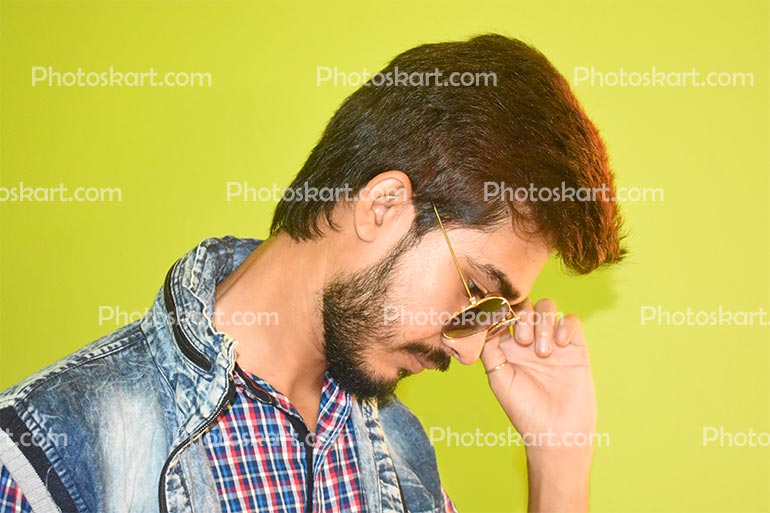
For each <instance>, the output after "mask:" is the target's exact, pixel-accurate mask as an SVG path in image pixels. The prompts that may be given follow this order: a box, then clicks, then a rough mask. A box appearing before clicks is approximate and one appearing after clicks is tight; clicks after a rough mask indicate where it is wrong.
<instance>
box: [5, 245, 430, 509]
mask: <svg viewBox="0 0 770 513" xmlns="http://www.w3.org/2000/svg"><path fill="white" fill-rule="evenodd" d="M259 244H260V241H257V240H254V239H239V238H235V237H232V236H226V237H222V238H210V239H206V240H204V241H202V242H201V243H200V244H199V245H198V246H196V247H195V248H194V249H193V250H192V251H191V252H189V253H188V254H186V255H185V256H183V257H182V258H181V259H180V260H178V261H177V262H176V263H175V264H174V265H173V266H172V267H171V269H170V270H169V272H168V274H167V276H166V280H165V283H164V285H163V288H162V289H161V291H160V292H159V293H158V295H157V298H156V300H155V301H154V303H153V304H152V307H151V308H150V310H149V311H148V313H147V315H145V316H144V317H143V318H142V319H140V320H138V321H135V322H133V323H131V324H128V325H126V326H124V327H122V328H120V329H118V330H117V331H115V332H113V333H110V334H108V335H106V336H104V337H102V338H100V339H98V340H96V341H95V342H93V343H91V344H89V345H87V346H86V347H84V348H82V349H81V350H79V351H77V352H75V353H73V354H71V355H69V356H67V357H65V358H63V359H62V360H59V361H58V362H55V363H53V364H52V365H50V366H48V367H46V368H45V369H42V370H41V371H38V372H37V373H35V374H33V375H32V376H30V377H28V378H26V379H25V380H23V381H21V382H20V383H18V384H16V385H14V386H13V387H11V388H9V389H7V390H5V391H4V392H2V393H1V394H0V425H1V427H2V430H0V464H2V465H4V466H5V467H6V468H7V469H8V470H9V471H10V473H11V475H12V477H13V478H14V480H15V481H16V483H17V485H18V486H19V488H20V489H21V491H22V492H23V493H24V495H25V496H26V497H27V500H28V501H29V502H30V504H31V505H32V508H33V510H34V511H35V512H36V513H47V512H50V511H64V512H70V511H78V512H116V513H125V512H151V511H162V512H166V511H168V512H179V513H181V512H185V513H192V512H196V513H216V512H220V511H221V508H220V502H219V497H218V496H217V488H216V484H215V482H214V477H213V474H212V470H211V467H210V463H209V461H208V458H207V456H206V453H205V449H204V448H203V446H202V445H201V443H200V435H201V434H202V433H203V432H204V431H205V429H206V428H207V427H208V426H209V425H210V424H211V423H213V422H214V421H215V419H216V417H217V416H218V414H219V413H220V412H221V411H222V409H223V408H224V407H225V406H226V405H227V403H228V402H229V400H230V399H231V398H232V396H233V394H234V390H235V389H234V384H233V382H232V377H231V376H232V371H233V367H234V365H235V345H236V341H235V340H233V339H232V338H231V337H228V336H227V335H225V334H224V333H221V332H217V331H216V330H215V329H214V327H213V325H212V322H211V315H212V313H213V312H214V299H215V287H216V284H217V283H219V282H220V281H222V280H223V279H224V278H225V277H226V276H227V275H228V274H230V273H231V272H232V271H233V270H235V268H236V267H237V266H238V265H239V264H240V263H241V262H243V261H244V260H245V259H246V257H247V256H248V255H249V254H250V253H251V252H252V251H253V250H254V249H255V248H256V247H257V246H258V245H259ZM277 272H281V270H277ZM286 272H288V270H287V271H286ZM351 415H352V417H353V426H354V429H353V433H354V437H355V444H356V451H357V457H358V461H359V468H360V472H361V476H360V477H361V479H360V482H361V486H362V488H363V492H364V495H365V497H366V503H367V504H366V510H367V511H370V512H373V513H392V512H401V511H410V512H413V513H417V512H429V511H430V512H439V511H443V510H444V507H445V504H444V498H443V495H442V491H441V483H440V480H439V475H438V469H437V465H436V457H435V453H434V451H433V447H432V446H431V444H430V442H429V440H428V438H427V436H426V434H425V431H424V430H423V428H422V426H421V424H420V422H419V421H418V419H417V418H416V417H415V416H414V415H413V414H412V413H411V412H410V411H409V410H408V408H407V407H406V406H404V404H403V403H401V402H400V401H399V400H398V399H397V398H396V397H393V398H392V400H390V401H388V402H385V403H378V402H377V401H375V400H362V399H357V400H355V401H354V404H353V409H352V413H351Z"/></svg>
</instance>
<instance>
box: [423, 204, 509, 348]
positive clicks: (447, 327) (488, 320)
mask: <svg viewBox="0 0 770 513" xmlns="http://www.w3.org/2000/svg"><path fill="white" fill-rule="evenodd" d="M433 212H435V213H436V219H438V225H439V226H440V227H441V233H443V234H444V240H445V241H446V244H447V247H449V252H450V253H451V254H452V260H453V261H454V263H455V267H456V268H457V274H459V275H460V280H462V282H463V287H464V288H465V292H466V293H467V294H468V300H469V301H470V303H471V304H470V305H468V306H466V307H465V308H463V309H461V310H460V311H458V312H457V313H455V314H454V315H453V316H452V317H450V318H449V319H448V320H447V322H445V323H444V324H443V326H442V327H441V334H442V335H443V336H444V337H445V338H448V339H461V338H467V337H471V336H473V335H478V334H479V333H482V332H486V336H487V337H491V336H494V335H497V334H498V333H500V332H501V331H502V330H504V329H505V328H508V332H509V333H510V335H511V336H513V323H515V322H516V321H518V320H519V315H518V314H517V313H516V312H514V310H513V307H511V303H510V302H508V300H507V299H505V298H504V297H501V296H497V295H494V294H489V293H488V292H487V291H484V290H483V288H482V287H481V286H479V285H478V284H476V288H478V289H479V290H480V291H481V292H483V293H482V294H480V295H479V297H476V296H475V295H473V294H472V293H471V289H470V287H469V286H468V280H466V279H465V275H464V274H463V271H462V269H461V268H460V262H459V260H458V259H457V255H456V254H455V252H454V249H453V248H452V243H451V242H449V235H447V232H446V229H444V223H443V222H442V221H441V216H440V215H439V213H438V209H437V208H436V205H433Z"/></svg>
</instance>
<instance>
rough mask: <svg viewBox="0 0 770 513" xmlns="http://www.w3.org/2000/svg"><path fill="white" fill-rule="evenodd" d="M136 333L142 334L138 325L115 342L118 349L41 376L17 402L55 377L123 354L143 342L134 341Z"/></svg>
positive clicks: (19, 392)
mask: <svg viewBox="0 0 770 513" xmlns="http://www.w3.org/2000/svg"><path fill="white" fill-rule="evenodd" d="M136 332H140V334H141V329H139V328H138V324H137V326H134V327H133V328H132V331H131V332H129V333H127V334H126V335H125V336H123V337H121V338H119V339H117V340H115V341H114V342H115V344H116V347H114V348H112V349H110V350H109V351H106V352H103V353H99V354H94V355H90V356H87V357H83V360H82V361H80V362H77V363H72V364H68V365H67V366H66V367H64V368H60V369H55V370H53V371H52V372H51V373H50V374H49V373H45V374H44V375H43V376H41V377H40V378H39V379H37V380H36V381H35V382H33V383H29V384H28V385H25V386H23V387H21V388H20V389H19V390H18V395H17V396H16V400H18V401H23V400H26V399H28V398H29V396H30V395H32V394H33V393H34V392H36V391H37V390H38V388H40V387H41V386H43V385H45V384H46V383H48V382H49V381H50V380H51V379H52V378H54V377H57V376H62V375H65V374H66V373H67V372H69V371H71V370H73V369H77V368H79V367H81V366H82V365H85V364H87V363H91V362H95V361H98V360H101V359H102V358H105V357H107V356H112V355H114V354H115V353H119V352H121V351H123V350H125V349H128V348H130V347H133V346H134V345H135V344H137V343H140V342H141V341H136V340H132V339H133V338H134V335H136ZM141 335H142V339H143V340H146V339H144V335H143V334H141ZM65 358H67V357H65Z"/></svg>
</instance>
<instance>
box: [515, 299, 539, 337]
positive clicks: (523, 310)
mask: <svg viewBox="0 0 770 513" xmlns="http://www.w3.org/2000/svg"><path fill="white" fill-rule="evenodd" d="M534 310H535V309H534V307H533V306H532V300H531V299H529V298H527V299H525V300H524V301H523V302H522V303H521V304H519V305H517V308H516V313H518V314H519V320H518V321H516V322H515V323H514V325H513V332H514V338H515V339H516V342H517V343H518V344H520V345H522V346H525V347H526V346H528V345H530V344H531V343H532V341H534V340H535V335H534V330H533V326H532V322H531V321H532V317H533V315H532V314H533V312H534Z"/></svg>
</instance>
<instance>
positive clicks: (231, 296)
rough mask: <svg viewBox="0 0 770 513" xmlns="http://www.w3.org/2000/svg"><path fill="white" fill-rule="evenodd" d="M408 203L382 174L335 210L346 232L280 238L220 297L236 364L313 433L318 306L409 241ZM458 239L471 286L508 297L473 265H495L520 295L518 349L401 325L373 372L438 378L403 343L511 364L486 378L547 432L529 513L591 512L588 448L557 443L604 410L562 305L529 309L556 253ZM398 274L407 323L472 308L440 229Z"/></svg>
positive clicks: (533, 468) (528, 244) (523, 429)
mask: <svg viewBox="0 0 770 513" xmlns="http://www.w3.org/2000/svg"><path fill="white" fill-rule="evenodd" d="M411 197H412V189H411V183H410V181H409V178H408V177H407V176H406V175H405V174H404V173H402V172H400V171H388V172H385V173H382V174H380V175H378V176H376V177H375V178H373V179H372V180H371V181H370V182H369V184H368V185H367V187H366V188H365V189H364V190H363V191H361V194H360V195H359V199H358V200H357V201H355V202H352V203H340V204H338V205H337V207H335V210H334V213H333V220H334V223H335V226H337V228H338V229H337V230H332V229H330V228H328V227H325V228H324V233H323V236H322V237H321V238H319V239H317V240H313V241H303V242H296V241H293V240H292V239H291V238H290V237H289V236H287V235H286V234H277V235H275V236H273V237H270V238H269V239H268V240H266V241H265V242H264V243H263V244H262V245H260V246H259V248H258V249H257V250H256V251H254V252H253V253H252V254H251V255H250V256H249V257H248V258H247V259H246V261H245V262H244V263H243V264H242V265H241V266H239V267H238V269H236V270H235V271H234V272H233V273H232V274H231V275H230V276H228V277H227V278H226V279H225V280H224V281H223V282H222V283H220V284H219V285H218V287H217V291H216V307H215V309H216V312H215V327H216V328H217V329H218V330H219V331H222V332H224V333H226V334H227V335H229V336H231V337H233V338H234V339H235V340H237V341H238V345H237V361H238V363H239V365H240V366H241V367H243V368H244V369H246V370H248V371H250V372H253V373H254V374H257V375H259V376H260V377H262V378H264V379H265V380H266V381H268V382H269V383H271V384H272V385H273V386H274V387H275V388H276V389H277V390H280V391H281V392H282V393H284V394H285V395H286V396H287V397H288V398H289V399H290V400H291V401H292V402H293V403H294V405H295V406H296V407H297V409H298V411H299V413H300V414H301V415H302V417H303V419H304V420H305V423H306V424H307V426H308V429H310V430H311V431H313V430H315V427H316V424H317V419H318V409H319V405H320V399H321V386H322V384H323V381H324V373H325V371H326V369H327V362H326V359H325V357H324V349H323V348H324V337H323V325H322V317H321V312H320V311H319V307H318V304H319V295H320V293H321V291H322V290H323V287H324V284H325V283H328V281H329V280H330V279H332V278H334V277H335V276H338V275H339V273H341V272H345V271H351V270H358V269H364V268H366V267H368V266H371V265H373V264H375V263H377V262H378V261H379V260H380V259H382V258H383V256H384V255H386V254H387V253H388V251H389V250H390V249H391V248H392V247H393V246H394V245H395V244H396V243H397V242H398V241H399V240H400V239H401V238H402V237H403V236H404V235H405V234H406V233H407V232H408V230H409V229H410V227H411V225H412V220H413V218H414V211H413V208H412V205H411V201H410V200H411ZM448 236H449V238H450V240H451V243H452V246H453V248H454V250H455V252H456V254H457V256H458V259H459V261H460V265H461V268H462V270H463V273H464V275H465V277H466V278H467V279H469V280H472V281H473V282H475V283H477V284H479V285H481V286H483V288H485V289H486V290H488V291H491V292H494V293H500V292H501V290H500V289H498V287H497V286H496V284H495V283H494V282H493V281H492V280H491V279H490V277H489V276H487V274H486V273H484V272H481V271H480V270H479V269H478V268H477V267H475V266H473V265H471V262H474V263H476V264H479V263H480V264H484V265H494V266H495V267H497V268H498V269H499V270H501V271H502V272H503V273H504V275H505V276H506V277H507V279H508V280H509V281H510V283H511V284H513V285H514V287H515V288H516V289H517V290H518V292H519V296H518V297H515V298H510V300H511V303H512V304H514V305H515V308H516V309H517V310H518V311H519V313H520V314H521V316H522V320H521V321H519V322H517V323H516V325H515V337H511V336H510V335H508V332H507V331H503V333H501V334H498V335H496V336H495V337H494V338H489V339H487V338H486V334H480V335H477V336H474V337H472V338H471V339H463V340H461V341H457V340H449V339H446V338H444V337H442V336H441V332H440V331H441V325H440V322H434V323H419V324H416V323H409V322H406V323H403V324H399V326H398V327H397V329H396V331H397V332H398V334H397V335H396V336H395V337H392V338H388V339H386V340H374V341H372V342H371V345H370V346H369V347H368V349H367V352H366V354H365V356H366V361H367V363H368V364H369V366H370V367H371V368H372V369H374V370H375V371H376V377H377V378H378V379H381V380H384V381H389V380H397V379H398V377H399V372H403V370H404V369H406V370H409V371H410V372H412V373H413V372H418V371H420V370H421V369H422V367H423V366H428V367H433V366H434V365H433V364H431V363H430V362H427V361H425V360H424V359H423V360H422V361H420V360H416V359H415V357H414V356H413V355H412V354H411V353H410V352H409V351H407V350H405V346H406V345H407V344H420V346H421V347H425V348H426V349H440V350H442V351H444V352H446V354H448V355H452V356H454V357H455V358H456V359H457V360H459V361H460V362H461V363H463V364H472V363H474V362H476V361H477V360H478V359H481V361H482V363H483V365H484V367H485V368H486V369H493V368H495V367H497V366H499V365H500V364H502V363H503V362H507V363H505V364H504V365H502V367H500V368H498V369H497V370H494V371H493V372H491V373H489V374H488V383H489V387H490V390H491V392H492V393H493V394H494V396H495V397H496V398H497V400H498V402H499V404H500V406H501V407H502V408H503V410H504V411H505V413H506V415H507V416H508V418H509V419H510V421H511V423H512V424H513V426H514V427H515V428H516V430H517V431H519V432H520V433H522V434H524V433H532V434H536V433H550V435H549V436H550V438H549V439H547V440H544V441H541V443H539V444H536V445H532V446H528V447H527V449H526V453H527V466H528V473H529V510H530V511H569V512H580V511H587V510H588V488H589V473H590V464H591V457H592V449H591V447H590V446H589V447H563V446H562V445H564V444H561V443H559V440H560V437H561V435H563V434H565V433H570V434H575V433H581V434H586V435H590V434H591V433H593V432H594V431H595V419H596V402H595V396H594V388H593V380H592V377H591V370H590V363H589V356H588V349H587V346H586V342H585V338H584V335H583V330H582V328H581V324H580V319H579V318H578V317H576V316H574V315H567V316H564V317H563V318H558V317H557V316H556V312H557V307H556V305H555V304H554V302H553V301H550V300H548V299H541V300H539V301H537V302H536V303H534V304H533V302H532V301H531V300H530V299H529V298H528V295H529V293H530V291H531V289H532V286H533V284H534V282H535V279H536V278H537V276H538V274H539V273H540V271H541V270H542V268H543V266H544V265H545V263H546V261H547V260H548V257H549V255H550V253H551V250H550V248H548V247H547V246H546V245H545V244H544V243H543V241H542V240H539V239H538V238H533V237H522V236H521V235H520V234H519V233H517V232H516V231H514V230H513V228H512V227H511V226H498V227H494V228H490V229H487V230H484V231H483V232H482V231H478V230H471V229H464V228H452V227H448ZM277 269H278V270H280V271H278V272H277V271H276V270H277ZM393 272H394V282H393V286H392V290H390V291H389V296H392V297H388V302H389V303H390V304H393V305H398V307H399V308H400V309H401V310H400V311H401V312H411V313H414V314H419V313H429V312H431V311H433V312H449V313H453V312H456V311H458V310H459V309H460V308H462V307H464V306H467V305H468V304H469V301H468V297H467V293H466V292H465V289H464V287H463V285H462V281H461V280H460V277H459V275H458V273H457V270H456V267H455V264H454V262H453V260H452V257H451V254H450V252H449V249H448V248H447V245H446V242H445V240H444V238H443V235H442V234H441V232H440V231H438V225H437V230H436V231H434V232H431V233H429V234H427V235H425V237H424V238H423V239H422V240H421V241H420V243H419V244H417V245H416V246H415V247H414V248H411V249H410V250H409V251H408V252H407V253H406V254H405V255H404V256H403V257H402V261H401V262H400V264H399V265H398V266H397V268H396V269H394V271H393ZM239 312H275V313H276V315H277V318H278V323H274V322H273V323H262V324H257V325H251V326H246V325H239V324H238V323H236V322H231V321H232V320H233V319H235V317H234V314H237V313H239ZM546 313H547V314H550V315H543V314H546ZM535 314H540V322H535V321H536V320H538V317H537V315H535ZM414 318H418V319H419V318H420V317H419V316H416V315H415V317H414ZM423 318H425V317H423ZM557 444H558V445H557Z"/></svg>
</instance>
